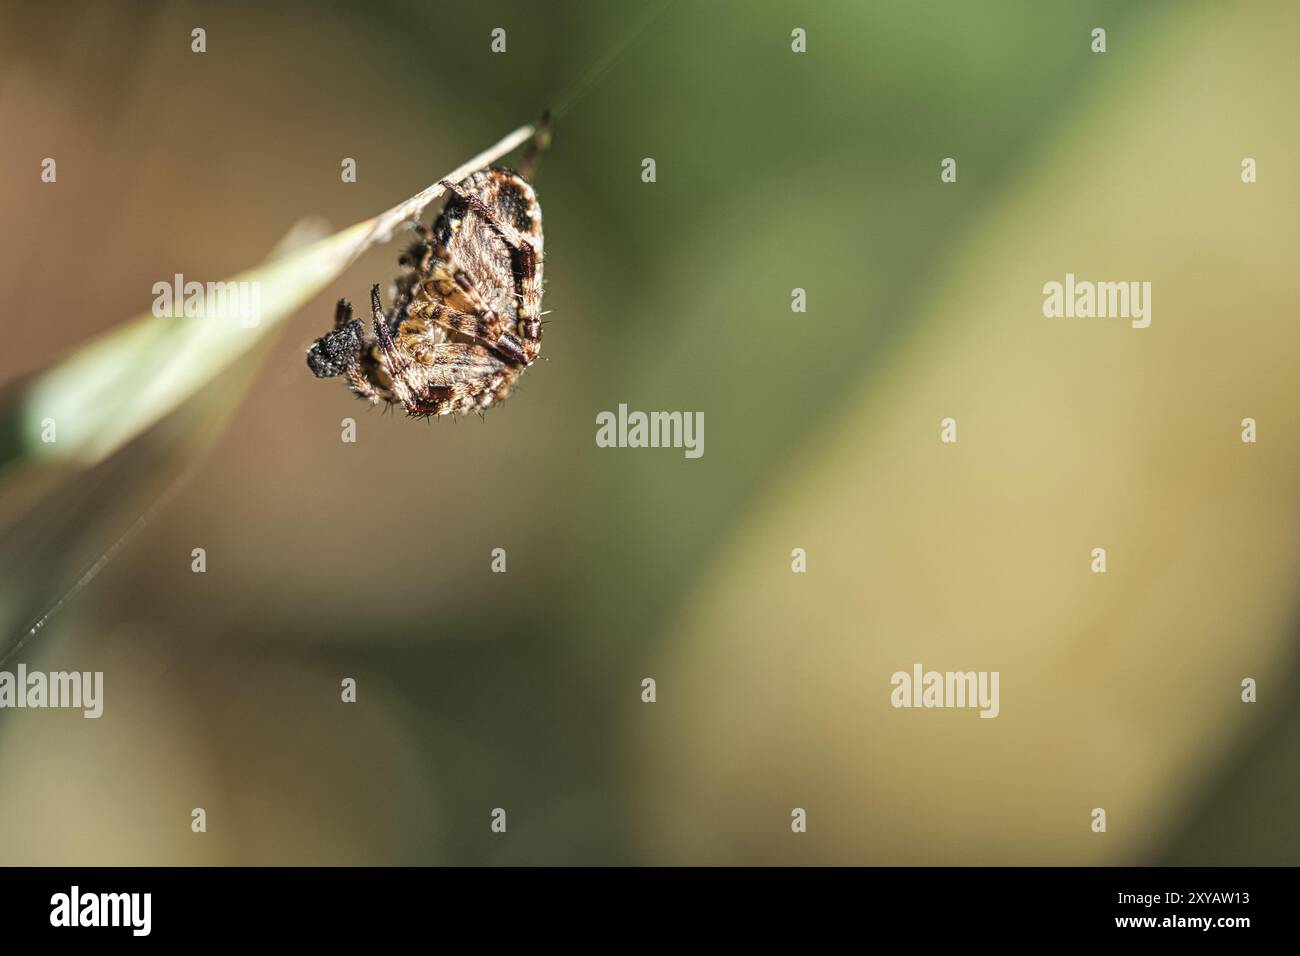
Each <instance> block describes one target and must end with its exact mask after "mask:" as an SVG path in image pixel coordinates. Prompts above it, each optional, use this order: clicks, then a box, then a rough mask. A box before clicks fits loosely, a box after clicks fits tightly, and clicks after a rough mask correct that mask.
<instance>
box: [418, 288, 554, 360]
mask: <svg viewBox="0 0 1300 956" xmlns="http://www.w3.org/2000/svg"><path fill="white" fill-rule="evenodd" d="M409 311H410V317H411V318H412V319H414V320H417V321H418V322H421V323H429V324H432V325H436V326H438V327H440V328H443V329H446V330H447V331H448V332H456V333H459V334H460V335H464V336H468V337H469V338H472V339H476V340H477V341H479V342H482V343H483V344H484V345H486V346H487V347H488V348H490V349H491V350H492V351H494V352H496V353H497V355H499V356H500V357H501V358H502V359H504V360H505V361H507V362H511V363H513V364H515V365H528V364H530V363H531V362H532V358H529V356H528V354H527V353H526V351H525V350H524V348H523V346H522V344H521V343H520V341H519V339H518V338H517V337H516V336H515V335H514V334H513V333H511V332H510V331H509V330H508V329H507V328H506V325H505V323H503V322H502V321H501V317H500V316H499V315H497V313H496V312H493V311H492V310H491V309H487V310H484V311H479V312H461V311H459V310H457V309H453V308H451V306H449V305H446V304H444V303H443V302H442V301H441V300H439V299H436V298H433V297H432V296H426V297H423V298H420V299H417V300H416V301H414V302H413V303H411V307H410V310H409ZM534 357H535V356H534Z"/></svg>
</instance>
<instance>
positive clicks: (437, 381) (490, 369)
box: [402, 342, 519, 416]
mask: <svg viewBox="0 0 1300 956" xmlns="http://www.w3.org/2000/svg"><path fill="white" fill-rule="evenodd" d="M416 359H417V363H416V364H415V366H414V367H413V369H412V372H411V378H412V380H413V381H415V380H418V385H419V387H418V388H415V389H413V390H412V392H411V394H410V395H409V397H408V398H407V399H405V400H403V402H402V406H403V407H404V408H405V409H406V411H407V414H409V415H414V416H421V415H425V416H427V415H461V414H465V413H468V412H473V411H479V412H481V411H484V410H485V409H487V408H489V407H491V406H492V405H493V404H494V403H495V402H498V401H501V400H502V399H504V398H505V397H506V396H507V395H509V394H510V389H511V387H512V386H513V385H514V383H515V381H516V380H517V379H518V378H519V369H518V368H516V367H513V366H511V365H508V364H507V363H506V362H504V361H503V360H502V359H501V358H499V357H498V356H496V355H493V354H492V353H491V352H489V351H488V350H487V349H485V348H483V346H481V345H471V344H468V343H465V342H440V343H438V344H436V345H432V346H429V347H428V348H427V349H425V350H423V351H421V352H420V353H418V354H417V355H416Z"/></svg>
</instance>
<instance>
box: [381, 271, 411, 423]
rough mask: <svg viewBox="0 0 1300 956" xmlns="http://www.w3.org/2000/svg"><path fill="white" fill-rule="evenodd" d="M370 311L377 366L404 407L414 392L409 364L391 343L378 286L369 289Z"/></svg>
mask: <svg viewBox="0 0 1300 956" xmlns="http://www.w3.org/2000/svg"><path fill="white" fill-rule="evenodd" d="M370 309H371V312H372V313H373V317H374V326H375V340H376V342H377V344H378V346H379V364H380V366H381V367H382V368H383V370H384V372H386V373H387V375H388V378H389V380H390V381H391V382H392V391H393V395H394V397H395V398H396V399H397V401H399V402H401V403H402V405H404V406H406V405H408V403H409V402H410V401H411V399H412V395H413V391H414V389H413V388H412V384H411V382H410V381H409V379H408V376H409V375H410V371H411V363H410V362H409V361H408V359H407V357H406V356H405V355H404V354H403V353H402V351H401V350H400V349H399V348H398V347H397V345H396V343H394V342H393V334H392V332H390V331H389V329H388V317H387V316H385V315H384V306H383V303H382V302H381V301H380V299H379V286H378V285H373V286H371V287H370Z"/></svg>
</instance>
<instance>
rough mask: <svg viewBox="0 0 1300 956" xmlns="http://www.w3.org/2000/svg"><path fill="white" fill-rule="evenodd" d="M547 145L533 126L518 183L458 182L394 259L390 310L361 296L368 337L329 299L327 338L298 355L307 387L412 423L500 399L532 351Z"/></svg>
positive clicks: (373, 294)
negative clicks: (540, 182)
mask: <svg viewBox="0 0 1300 956" xmlns="http://www.w3.org/2000/svg"><path fill="white" fill-rule="evenodd" d="M548 141H549V131H548V126H547V122H546V118H545V117H543V119H542V122H541V123H540V124H539V125H538V129H537V134H536V135H535V136H534V137H533V140H532V142H531V143H530V144H529V147H528V150H527V152H526V154H525V155H524V158H523V161H522V162H521V163H520V166H519V169H520V171H519V172H516V171H514V170H512V169H505V168H501V167H492V168H489V169H481V170H479V171H478V172H476V173H472V174H471V175H469V176H468V177H466V178H465V179H463V180H462V181H461V182H459V183H451V182H448V181H446V180H444V181H443V182H442V183H441V185H442V186H443V187H444V188H445V189H446V190H447V194H448V196H447V202H446V205H445V206H443V209H442V213H441V214H440V215H439V216H438V219H437V221H436V222H435V223H434V224H433V226H432V227H429V226H426V225H425V224H424V223H422V222H418V221H417V222H416V223H415V224H414V225H415V229H416V231H417V232H418V233H419V234H420V239H419V240H418V241H417V242H416V243H415V244H414V245H412V246H411V248H410V249H409V250H407V252H406V253H405V254H404V255H403V256H402V257H401V258H400V259H399V260H398V262H399V264H400V265H402V266H403V267H404V268H405V271H404V272H403V273H402V274H401V275H400V276H398V278H397V281H396V283H395V288H396V297H395V299H394V303H393V308H392V309H391V310H390V311H389V312H388V313H385V312H384V308H383V305H382V303H381V302H380V298H379V286H377V285H376V286H372V287H371V289H370V307H371V312H372V313H373V316H374V329H373V337H367V336H366V335H365V333H364V330H363V327H362V324H361V322H360V321H359V320H357V319H354V318H352V306H351V304H350V303H349V302H348V300H347V299H340V300H339V303H338V306H337V307H336V309H335V313H334V330H333V331H332V332H329V333H327V334H325V335H323V336H321V337H320V338H319V339H317V340H316V341H315V342H314V343H312V346H311V348H310V349H308V350H307V366H308V367H309V368H310V369H311V370H312V372H313V373H314V374H315V375H316V376H317V377H318V378H330V377H333V376H336V375H346V376H347V379H348V383H349V385H350V386H351V388H352V390H353V391H354V392H356V393H357V394H358V395H360V396H362V397H363V398H366V399H368V400H369V401H370V402H372V403H374V404H378V403H379V402H380V401H384V402H388V403H389V404H391V405H400V406H402V407H403V408H404V409H406V412H407V414H409V415H412V416H421V417H427V416H430V415H453V414H460V413H463V412H471V411H479V412H482V411H483V410H484V409H486V408H488V407H489V406H491V405H492V404H493V403H494V402H500V401H503V400H505V398H506V397H507V396H508V395H509V394H510V391H511V389H512V388H514V385H515V382H516V381H518V379H519V376H520V375H521V374H523V371H524V369H526V368H528V366H530V365H532V364H533V362H534V361H535V360H536V359H537V356H538V353H539V352H540V351H541V348H542V319H541V308H542V207H541V205H540V204H539V203H538V201H537V193H536V192H535V191H534V190H533V187H532V186H531V185H529V183H528V179H529V178H531V176H532V174H533V171H534V170H535V169H536V166H537V159H538V156H539V155H540V153H541V150H542V149H543V148H545V146H546V145H547V143H548Z"/></svg>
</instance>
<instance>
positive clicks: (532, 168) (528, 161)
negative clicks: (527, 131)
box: [519, 110, 551, 180]
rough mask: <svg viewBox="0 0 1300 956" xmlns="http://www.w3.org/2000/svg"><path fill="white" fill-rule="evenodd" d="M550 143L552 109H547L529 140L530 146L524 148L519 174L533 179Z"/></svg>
mask: <svg viewBox="0 0 1300 956" xmlns="http://www.w3.org/2000/svg"><path fill="white" fill-rule="evenodd" d="M550 145H551V111H550V110H546V111H545V112H543V113H542V118H541V119H540V120H539V121H538V123H537V128H536V130H535V131H534V132H533V138H532V139H530V140H529V141H528V148H527V149H525V150H524V158H523V159H521V160H520V161H519V175H520V176H523V177H524V179H529V180H531V179H532V178H533V176H534V175H536V173H537V164H538V163H539V162H540V161H541V158H542V152H543V151H544V150H545V149H546V147H548V146H550Z"/></svg>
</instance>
